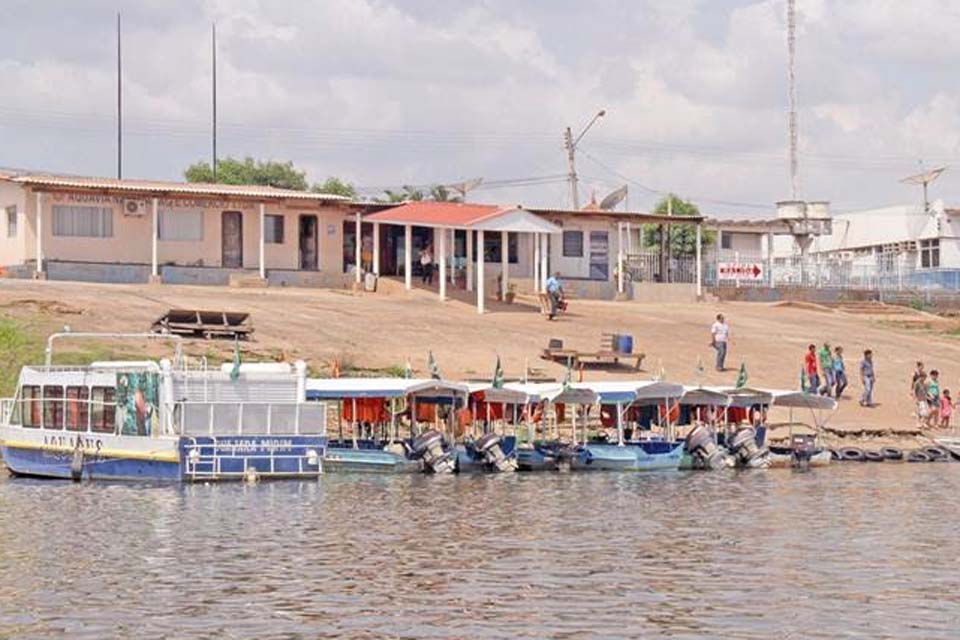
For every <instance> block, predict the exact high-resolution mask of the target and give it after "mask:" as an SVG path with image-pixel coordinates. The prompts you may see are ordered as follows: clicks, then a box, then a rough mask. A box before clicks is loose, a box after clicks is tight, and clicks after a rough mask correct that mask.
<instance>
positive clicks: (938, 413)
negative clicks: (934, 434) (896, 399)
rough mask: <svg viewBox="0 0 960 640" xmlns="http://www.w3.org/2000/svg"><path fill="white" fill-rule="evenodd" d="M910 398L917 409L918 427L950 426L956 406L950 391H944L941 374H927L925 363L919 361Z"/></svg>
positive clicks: (912, 382)
mask: <svg viewBox="0 0 960 640" xmlns="http://www.w3.org/2000/svg"><path fill="white" fill-rule="evenodd" d="M910 397H911V398H912V399H913V401H914V402H915V403H916V407H917V426H919V427H920V428H921V429H922V428H925V427H926V428H928V429H933V428H937V427H939V428H941V429H946V428H948V427H949V426H950V420H951V418H952V417H953V410H954V408H955V405H954V403H953V398H952V397H951V396H950V390H949V389H942V388H941V385H940V372H939V371H938V370H936V369H931V370H930V373H927V371H926V369H925V368H924V366H923V362H920V361H917V366H916V369H914V371H913V379H912V381H911V383H910Z"/></svg>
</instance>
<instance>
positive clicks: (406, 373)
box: [403, 358, 413, 380]
mask: <svg viewBox="0 0 960 640" xmlns="http://www.w3.org/2000/svg"><path fill="white" fill-rule="evenodd" d="M403 377H404V378H406V379H407V380H409V379H410V378H412V377H413V365H412V364H410V358H407V364H406V365H404V367H403Z"/></svg>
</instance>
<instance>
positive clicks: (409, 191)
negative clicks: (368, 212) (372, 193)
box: [374, 185, 424, 203]
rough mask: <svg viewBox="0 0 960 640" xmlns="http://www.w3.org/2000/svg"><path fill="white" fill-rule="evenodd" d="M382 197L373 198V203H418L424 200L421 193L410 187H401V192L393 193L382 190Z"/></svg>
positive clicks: (388, 190)
mask: <svg viewBox="0 0 960 640" xmlns="http://www.w3.org/2000/svg"><path fill="white" fill-rule="evenodd" d="M383 195H384V197H382V198H374V201H375V202H387V203H394V202H419V201H421V200H423V199H424V194H423V191H421V190H420V189H417V188H415V187H411V186H410V185H403V190H402V191H393V190H392V189H384V190H383Z"/></svg>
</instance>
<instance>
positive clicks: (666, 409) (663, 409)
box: [657, 402, 680, 424]
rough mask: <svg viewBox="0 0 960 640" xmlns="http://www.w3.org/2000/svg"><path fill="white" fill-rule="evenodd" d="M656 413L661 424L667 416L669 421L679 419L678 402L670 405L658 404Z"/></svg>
mask: <svg viewBox="0 0 960 640" xmlns="http://www.w3.org/2000/svg"><path fill="white" fill-rule="evenodd" d="M657 415H658V416H659V417H660V422H661V424H662V423H663V421H664V420H665V419H666V418H669V419H670V422H676V421H677V420H679V419H680V403H679V402H674V403H672V404H670V405H665V404H661V405H659V406H658V407H657Z"/></svg>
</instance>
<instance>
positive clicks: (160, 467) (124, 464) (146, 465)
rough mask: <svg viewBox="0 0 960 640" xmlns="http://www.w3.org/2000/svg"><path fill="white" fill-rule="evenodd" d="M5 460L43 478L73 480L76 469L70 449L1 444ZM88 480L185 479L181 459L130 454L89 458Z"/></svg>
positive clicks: (20, 471)
mask: <svg viewBox="0 0 960 640" xmlns="http://www.w3.org/2000/svg"><path fill="white" fill-rule="evenodd" d="M0 452H2V454H3V461H4V462H5V463H6V465H7V468H9V469H10V471H12V472H13V473H15V474H17V475H22V476H37V477H41V478H61V479H64V480H70V479H71V478H73V473H72V472H71V470H70V464H71V462H72V460H73V456H72V454H69V453H52V452H50V451H43V450H40V449H21V448H14V447H0ZM81 477H82V478H83V479H84V480H161V481H173V482H178V481H180V480H181V473H180V463H179V462H160V461H156V460H131V459H127V458H100V459H96V460H88V461H86V462H85V463H84V465H83V474H82V476H81Z"/></svg>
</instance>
